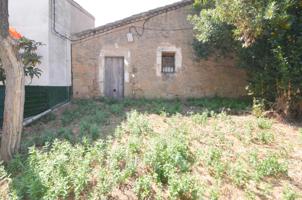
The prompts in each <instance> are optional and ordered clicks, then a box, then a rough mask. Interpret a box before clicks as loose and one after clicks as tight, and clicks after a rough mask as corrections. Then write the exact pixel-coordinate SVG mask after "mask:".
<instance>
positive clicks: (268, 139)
mask: <svg viewBox="0 0 302 200" xmlns="http://www.w3.org/2000/svg"><path fill="white" fill-rule="evenodd" d="M255 139H256V140H257V141H259V142H260V143H262V144H271V143H272V142H273V141H274V140H275V136H274V134H273V133H272V132H271V131H265V130H264V131H260V132H259V133H258V134H257V136H256V138H255Z"/></svg>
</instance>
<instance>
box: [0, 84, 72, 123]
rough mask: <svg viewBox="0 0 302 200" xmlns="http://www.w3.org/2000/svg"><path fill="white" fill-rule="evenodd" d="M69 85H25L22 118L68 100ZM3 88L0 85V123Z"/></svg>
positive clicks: (0, 118) (2, 107)
mask: <svg viewBox="0 0 302 200" xmlns="http://www.w3.org/2000/svg"><path fill="white" fill-rule="evenodd" d="M70 91H71V88H70V87H49V86H26V87H25V105H24V118H27V117H31V116H34V115H37V114H39V113H42V112H44V111H45V110H48V109H50V108H52V107H54V106H55V105H57V104H59V103H63V102H66V101H69V100H70ZM4 96H5V88H4V86H0V124H1V126H2V123H3V111H4Z"/></svg>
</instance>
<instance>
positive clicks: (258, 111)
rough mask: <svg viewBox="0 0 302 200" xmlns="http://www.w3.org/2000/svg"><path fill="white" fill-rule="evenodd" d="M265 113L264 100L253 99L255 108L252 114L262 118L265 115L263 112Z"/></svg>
mask: <svg viewBox="0 0 302 200" xmlns="http://www.w3.org/2000/svg"><path fill="white" fill-rule="evenodd" d="M264 111H265V105H264V100H263V99H261V100H258V99H256V98H254V99H253V108H252V113H253V115H254V116H256V117H261V116H262V115H263V112H264Z"/></svg>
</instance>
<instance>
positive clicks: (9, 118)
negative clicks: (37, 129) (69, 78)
mask: <svg viewBox="0 0 302 200" xmlns="http://www.w3.org/2000/svg"><path fill="white" fill-rule="evenodd" d="M0 44H1V48H0V57H1V60H2V62H3V66H4V70H5V73H6V85H5V102H4V119H3V133H2V138H1V150H0V153H1V159H2V160H4V161H5V162H7V161H9V160H10V159H11V158H12V156H13V154H14V153H16V152H17V151H18V150H19V148H20V140H21V133H22V128H23V110H24V95H25V87H24V71H23V67H22V62H20V61H19V60H18V59H17V57H16V53H15V51H14V48H13V45H12V43H11V41H10V39H9V38H7V39H4V40H3V41H2V42H1V43H0Z"/></svg>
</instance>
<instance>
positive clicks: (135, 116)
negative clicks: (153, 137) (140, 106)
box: [122, 111, 152, 135]
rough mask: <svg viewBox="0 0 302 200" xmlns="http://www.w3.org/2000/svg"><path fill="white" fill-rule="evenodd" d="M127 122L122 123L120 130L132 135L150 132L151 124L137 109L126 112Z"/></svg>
mask: <svg viewBox="0 0 302 200" xmlns="http://www.w3.org/2000/svg"><path fill="white" fill-rule="evenodd" d="M126 122H127V123H124V124H123V125H122V130H124V131H126V132H129V133H130V134H134V135H142V134H147V133H151V132H152V129H151V126H150V124H149V122H148V120H147V119H146V116H145V115H143V114H139V113H138V112H137V111H132V112H130V113H128V114H127V121H126Z"/></svg>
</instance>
